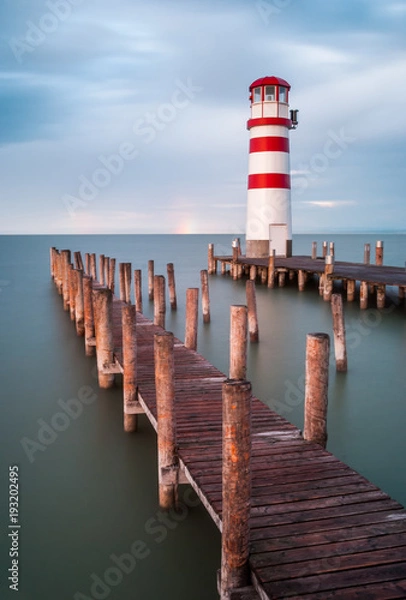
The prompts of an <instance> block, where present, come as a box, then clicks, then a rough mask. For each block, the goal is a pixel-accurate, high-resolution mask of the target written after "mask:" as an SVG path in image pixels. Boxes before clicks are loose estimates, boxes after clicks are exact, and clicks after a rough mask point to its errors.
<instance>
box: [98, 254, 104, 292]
mask: <svg viewBox="0 0 406 600" xmlns="http://www.w3.org/2000/svg"><path fill="white" fill-rule="evenodd" d="M99 283H100V285H104V254H100V256H99Z"/></svg>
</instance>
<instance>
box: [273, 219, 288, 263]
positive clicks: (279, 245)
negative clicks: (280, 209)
mask: <svg viewBox="0 0 406 600" xmlns="http://www.w3.org/2000/svg"><path fill="white" fill-rule="evenodd" d="M287 239H288V226H287V225H286V223H271V224H270V225H269V254H271V253H272V250H275V254H276V256H283V257H286V240H287Z"/></svg>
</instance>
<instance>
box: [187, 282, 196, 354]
mask: <svg viewBox="0 0 406 600" xmlns="http://www.w3.org/2000/svg"><path fill="white" fill-rule="evenodd" d="M198 313H199V288H188V289H187V290H186V326H185V346H186V348H190V349H191V350H196V349H197V322H198Z"/></svg>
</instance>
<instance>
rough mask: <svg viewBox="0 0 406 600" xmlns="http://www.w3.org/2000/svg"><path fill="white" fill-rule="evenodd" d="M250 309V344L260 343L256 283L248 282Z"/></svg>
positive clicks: (247, 292)
mask: <svg viewBox="0 0 406 600" xmlns="http://www.w3.org/2000/svg"><path fill="white" fill-rule="evenodd" d="M245 291H246V297H247V308H248V330H249V333H250V342H258V340H259V331H258V315H257V297H256V290H255V281H251V280H248V281H247V282H246V284H245Z"/></svg>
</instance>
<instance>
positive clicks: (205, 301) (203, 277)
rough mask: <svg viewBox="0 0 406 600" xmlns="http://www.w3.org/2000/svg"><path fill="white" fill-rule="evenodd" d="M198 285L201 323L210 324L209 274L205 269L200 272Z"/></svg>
mask: <svg viewBox="0 0 406 600" xmlns="http://www.w3.org/2000/svg"><path fill="white" fill-rule="evenodd" d="M200 284H201V286H202V313H203V323H210V296H209V274H208V272H207V269H203V270H202V271H200Z"/></svg>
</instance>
